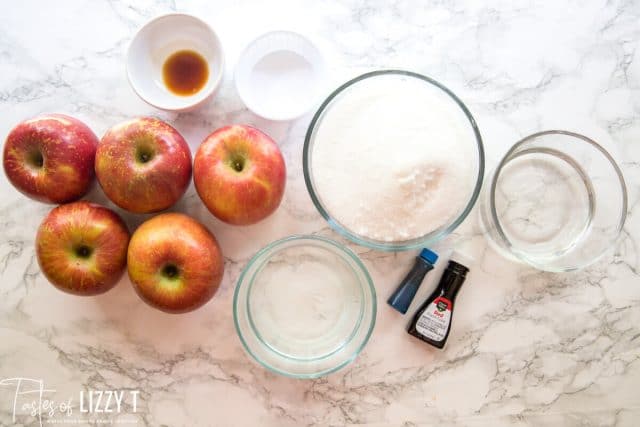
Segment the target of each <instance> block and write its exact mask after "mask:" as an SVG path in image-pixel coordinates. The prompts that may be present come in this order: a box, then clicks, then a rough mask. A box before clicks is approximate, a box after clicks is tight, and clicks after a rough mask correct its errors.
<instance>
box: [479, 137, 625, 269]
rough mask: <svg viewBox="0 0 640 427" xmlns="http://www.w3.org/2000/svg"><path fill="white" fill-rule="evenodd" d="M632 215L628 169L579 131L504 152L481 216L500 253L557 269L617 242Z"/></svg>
mask: <svg viewBox="0 0 640 427" xmlns="http://www.w3.org/2000/svg"><path fill="white" fill-rule="evenodd" d="M626 216H627V189H626V185H625V182H624V178H623V176H622V172H621V171H620V169H619V168H618V165H617V164H616V162H615V161H614V160H613V158H612V157H611V155H609V153H607V151H605V150H604V148H602V147H601V146H600V145H599V144H598V143H596V142H595V141H593V140H591V139H589V138H587V137H586V136H583V135H579V134H577V133H573V132H567V131H562V130H549V131H544V132H539V133H535V134H533V135H529V136H527V137H526V138H524V139H522V140H520V141H519V142H517V143H516V144H515V145H514V146H513V147H512V148H511V149H510V150H509V151H508V152H507V154H506V155H505V156H504V158H503V159H502V160H501V161H500V163H499V164H498V166H497V168H496V170H495V171H494V172H493V174H492V176H491V178H490V179H489V180H488V185H487V186H486V187H485V189H484V191H483V193H482V195H481V198H480V221H481V222H480V224H481V226H482V228H483V229H484V231H485V232H486V235H487V237H488V239H489V243H490V244H492V246H493V247H494V248H495V249H497V250H498V252H499V253H501V254H502V255H504V256H506V257H507V258H512V259H515V260H519V261H523V262H525V263H527V264H529V265H531V266H533V267H535V268H538V269H540V270H545V271H551V272H567V271H574V270H578V269H581V268H584V267H586V266H588V265H589V264H591V263H593V262H595V261H596V260H598V259H599V258H600V257H601V256H602V255H604V254H605V253H606V252H607V251H608V250H610V249H612V248H613V246H614V245H615V243H616V241H617V239H618V237H619V236H620V232H621V230H622V227H623V226H624V222H625V219H626Z"/></svg>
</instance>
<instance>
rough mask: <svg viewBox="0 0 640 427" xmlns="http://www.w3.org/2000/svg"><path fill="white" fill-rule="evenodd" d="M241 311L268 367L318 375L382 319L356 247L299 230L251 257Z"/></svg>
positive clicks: (246, 337) (256, 353)
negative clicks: (377, 314) (300, 232)
mask: <svg viewBox="0 0 640 427" xmlns="http://www.w3.org/2000/svg"><path fill="white" fill-rule="evenodd" d="M233 316H234V321H235V326H236V331H237V332H238V336H239V337H240V340H241V341H242V344H243V345H244V348H245V349H246V350H247V352H248V353H249V354H250V355H251V356H252V357H253V358H254V359H255V360H256V361H257V362H259V363H260V364H261V365H262V366H264V367H266V368H267V369H269V370H271V371H273V372H276V373H278V374H282V375H286V376H289V377H294V378H317V377H320V376H323V375H326V374H329V373H331V372H333V371H336V370H338V369H340V368H341V367H343V366H345V365H346V364H348V363H349V362H350V361H352V360H353V359H354V358H355V357H356V356H357V355H358V354H359V353H360V351H361V350H362V349H363V348H364V346H365V344H366V343H367V341H368V340H369V337H370V335H371V332H372V331H373V327H374V325H375V320H376V293H375V289H374V287H373V282H372V281H371V278H370V277H369V273H368V272H367V270H366V268H365V267H364V265H363V264H362V262H361V261H360V259H358V257H357V256H356V255H355V254H354V253H353V252H351V251H350V250H349V249H347V248H346V247H344V246H342V245H340V244H338V243H336V242H334V241H332V240H329V239H326V238H323V237H318V236H291V237H287V238H284V239H281V240H278V241H276V242H273V243H271V244H270V245H268V246H266V247H265V248H263V249H262V250H260V251H259V252H258V253H257V254H256V255H255V256H254V257H253V258H252V259H251V261H249V263H248V264H247V266H246V267H245V269H244V271H243V272H242V274H241V276H240V278H239V280H238V285H237V287H236V291H235V295H234V298H233Z"/></svg>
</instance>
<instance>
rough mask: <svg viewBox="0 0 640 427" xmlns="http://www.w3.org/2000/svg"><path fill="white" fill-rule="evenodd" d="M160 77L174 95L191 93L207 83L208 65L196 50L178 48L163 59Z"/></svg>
mask: <svg viewBox="0 0 640 427" xmlns="http://www.w3.org/2000/svg"><path fill="white" fill-rule="evenodd" d="M162 79H163V80H164V84H165V85H166V86H167V88H168V89H169V90H170V91H171V92H173V93H175V94H176V95H182V96H188V95H193V94H194V93H197V92H198V91H199V90H200V89H202V88H203V87H204V85H205V84H206V83H207V80H208V79H209V66H208V65H207V61H206V60H205V59H204V58H203V57H202V55H200V54H199V53H198V52H194V51H192V50H179V51H177V52H174V53H172V54H171V55H170V56H169V57H168V58H167V59H166V60H165V61H164V65H163V66H162Z"/></svg>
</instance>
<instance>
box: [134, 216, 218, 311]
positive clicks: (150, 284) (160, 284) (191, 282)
mask: <svg viewBox="0 0 640 427" xmlns="http://www.w3.org/2000/svg"><path fill="white" fill-rule="evenodd" d="M127 268H128V271H129V278H130V279H131V282H132V283H133V287H134V288H135V290H136V292H137V293H138V295H140V297H141V298H142V299H143V300H144V301H145V302H147V303H148V304H149V305H151V306H152V307H155V308H157V309H159V310H162V311H165V312H167V313H184V312H187V311H191V310H195V309H196V308H198V307H200V306H202V305H203V304H205V303H206V302H207V301H209V300H210V299H211V297H213V295H214V294H215V293H216V291H217V290H218V286H220V281H221V280H222V274H223V272H224V259H223V258H222V252H221V251H220V247H219V246H218V242H217V241H216V238H215V237H214V236H213V234H211V233H210V232H209V230H207V228H206V227H205V226H203V225H202V224H200V223H199V222H198V221H196V220H194V219H193V218H190V217H188V216H187V215H184V214H180V213H166V214H162V215H158V216H156V217H153V218H151V219H150V220H148V221H146V222H144V223H143V224H142V225H141V226H140V227H139V228H138V229H137V230H136V231H135V233H133V236H132V237H131V243H130V244H129V250H128V253H127Z"/></svg>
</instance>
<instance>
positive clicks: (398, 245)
mask: <svg viewBox="0 0 640 427" xmlns="http://www.w3.org/2000/svg"><path fill="white" fill-rule="evenodd" d="M378 78H386V79H388V78H398V79H417V80H419V81H420V82H423V83H424V84H425V85H430V86H433V87H435V88H437V89H438V90H441V91H442V92H443V93H444V94H445V96H444V97H443V99H446V102H451V103H454V104H455V105H457V107H459V109H460V117H461V120H463V121H464V122H465V125H464V126H465V128H466V126H468V132H467V133H468V135H469V138H466V139H467V140H466V141H465V142H464V143H465V144H468V147H467V148H468V149H469V152H470V153H471V155H470V156H471V158H470V159H468V160H467V161H461V162H460V165H459V167H460V168H467V169H469V170H470V171H471V173H470V176H471V179H472V182H469V183H468V185H466V183H465V186H466V189H465V193H466V194H465V196H464V197H465V200H467V202H466V203H465V204H464V205H463V206H462V208H461V209H460V210H459V212H457V214H456V215H455V216H453V217H451V218H450V219H449V220H448V222H446V223H445V224H443V225H442V226H440V227H438V228H436V229H435V230H433V231H431V232H429V233H428V234H425V235H422V236H419V237H417V238H412V239H410V240H401V241H382V240H375V239H372V238H370V237H368V236H363V235H361V234H358V233H356V232H355V231H353V230H351V229H349V228H348V227H346V226H345V225H344V224H342V223H340V222H339V221H338V220H337V219H336V217H335V215H333V214H332V213H331V212H330V211H329V209H328V208H327V205H326V203H325V202H323V199H322V196H321V195H320V194H319V192H318V190H317V185H316V184H315V182H314V166H313V149H314V146H315V145H316V144H321V143H322V141H320V140H318V138H317V134H318V129H320V127H321V126H322V124H323V118H324V117H325V115H326V114H327V113H328V112H330V111H331V109H332V108H333V107H335V106H336V105H337V104H338V103H340V102H341V100H342V99H344V96H345V94H348V93H349V91H350V90H352V89H353V88H354V87H356V86H357V85H359V84H361V83H362V82H365V81H368V80H369V79H378ZM390 143H393V141H390ZM303 169H304V179H305V183H306V186H307V190H308V191H309V195H310V196H311V200H312V201H313V203H314V205H315V206H316V208H317V209H318V212H320V214H321V215H322V216H323V217H324V219H325V220H326V221H327V222H328V223H329V225H330V226H331V228H333V229H334V230H335V231H337V232H338V233H340V234H341V235H343V236H344V237H346V238H348V239H349V240H351V241H353V242H354V243H357V244H359V245H362V246H366V247H369V248H373V249H378V250H384V251H403V250H409V249H416V248H420V247H424V246H429V245H431V244H433V243H435V242H437V241H438V240H441V239H442V238H444V237H446V236H447V235H449V234H450V233H451V232H452V231H453V230H454V229H455V228H456V227H458V225H460V223H462V221H463V220H464V219H465V218H466V217H467V215H468V214H469V212H470V211H471V208H472V207H473V205H474V203H475V202H476V199H477V198H478V194H479V192H480V187H481V185H482V177H483V174H484V149H483V145H482V138H481V136H480V131H479V130H478V126H477V125H476V122H475V120H474V118H473V116H472V115H471V113H470V112H469V110H468V109H467V107H466V106H465V105H464V104H463V103H462V101H461V100H460V99H459V98H458V97H457V96H456V95H455V94H454V93H453V92H451V91H450V90H449V89H447V88H446V87H445V86H443V85H442V84H440V83H438V82H437V81H435V80H433V79H431V78H429V77H426V76H423V75H421V74H418V73H414V72H410V71H404V70H380V71H373V72H369V73H366V74H363V75H361V76H359V77H356V78H354V79H352V80H350V81H348V82H346V83H345V84H343V85H342V86H340V87H338V88H337V89H336V90H335V91H334V92H333V93H331V94H330V95H329V97H328V98H327V99H326V100H325V101H324V102H323V103H322V104H321V106H320V108H319V109H318V111H317V112H316V114H315V115H314V117H313V119H312V120H311V124H310V125H309V128H308V130H307V134H306V137H305V142H304V149H303ZM371 182H372V185H375V182H376V176H375V171H371ZM353 202H354V203H358V202H363V203H366V202H367V201H366V200H363V201H358V200H354V201H353Z"/></svg>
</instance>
